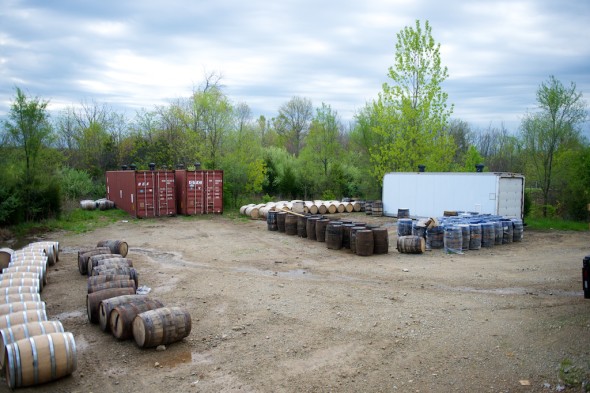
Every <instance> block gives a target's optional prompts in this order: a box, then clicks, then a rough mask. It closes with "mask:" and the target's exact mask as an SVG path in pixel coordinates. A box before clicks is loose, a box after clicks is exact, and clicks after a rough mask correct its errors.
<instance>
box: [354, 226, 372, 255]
mask: <svg viewBox="0 0 590 393" xmlns="http://www.w3.org/2000/svg"><path fill="white" fill-rule="evenodd" d="M355 242H356V255H359V256H363V257H368V256H371V255H373V252H374V249H375V241H374V239H373V230H371V229H361V230H360V231H356V239H355Z"/></svg>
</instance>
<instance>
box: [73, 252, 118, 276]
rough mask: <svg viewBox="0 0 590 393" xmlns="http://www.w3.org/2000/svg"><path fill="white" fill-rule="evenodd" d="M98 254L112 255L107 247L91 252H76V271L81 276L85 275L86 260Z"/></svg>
mask: <svg viewBox="0 0 590 393" xmlns="http://www.w3.org/2000/svg"><path fill="white" fill-rule="evenodd" d="M98 254H112V253H111V249H110V248H108V247H98V248H94V249H92V250H87V251H80V252H78V271H79V272H80V274H81V275H87V274H88V272H87V270H86V269H87V266H88V258H90V257H91V256H93V255H98Z"/></svg>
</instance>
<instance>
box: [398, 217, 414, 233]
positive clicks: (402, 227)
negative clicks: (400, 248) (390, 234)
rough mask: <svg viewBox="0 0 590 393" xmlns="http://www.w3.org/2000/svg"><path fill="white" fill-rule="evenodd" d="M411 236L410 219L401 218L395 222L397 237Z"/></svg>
mask: <svg viewBox="0 0 590 393" xmlns="http://www.w3.org/2000/svg"><path fill="white" fill-rule="evenodd" d="M411 234H412V219H410V218H402V219H398V220H397V236H398V237H400V236H409V235H411Z"/></svg>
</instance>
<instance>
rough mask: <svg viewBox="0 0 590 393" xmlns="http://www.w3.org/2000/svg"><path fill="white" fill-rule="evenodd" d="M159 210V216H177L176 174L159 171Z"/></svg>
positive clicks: (157, 179) (157, 177) (157, 175)
mask: <svg viewBox="0 0 590 393" xmlns="http://www.w3.org/2000/svg"><path fill="white" fill-rule="evenodd" d="M155 173H156V181H157V188H158V190H157V195H158V198H157V204H158V205H157V210H156V213H157V215H158V216H172V215H175V214H176V197H175V191H176V190H175V186H174V172H170V171H157V172H155Z"/></svg>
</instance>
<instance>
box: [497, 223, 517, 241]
mask: <svg viewBox="0 0 590 393" xmlns="http://www.w3.org/2000/svg"><path fill="white" fill-rule="evenodd" d="M500 222H501V223H502V244H509V243H512V241H513V240H514V224H513V223H512V220H510V219H507V218H506V219H504V218H503V219H501V220H500Z"/></svg>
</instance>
